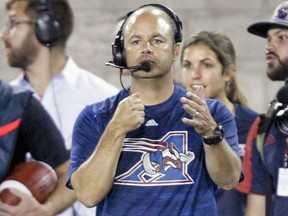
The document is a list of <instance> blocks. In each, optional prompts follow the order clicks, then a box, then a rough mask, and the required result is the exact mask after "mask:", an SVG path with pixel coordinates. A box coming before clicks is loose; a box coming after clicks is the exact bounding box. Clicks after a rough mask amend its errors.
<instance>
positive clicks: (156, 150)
mask: <svg viewBox="0 0 288 216" xmlns="http://www.w3.org/2000/svg"><path fill="white" fill-rule="evenodd" d="M122 152H131V153H133V154H137V155H139V159H138V160H137V161H135V163H133V164H132V165H130V166H129V167H127V169H126V171H125V172H124V173H121V174H118V175H117V176H116V177H115V181H114V183H115V184H125V185H142V184H144V185H145V186H154V185H166V184H169V185H172V184H177V185H179V184H193V183H194V181H193V179H192V178H191V177H190V175H189V174H188V171H187V170H188V169H187V166H188V164H189V163H190V162H191V161H193V160H194V158H195V155H194V153H193V152H191V151H188V145H187V133H186V132H169V133H168V134H167V135H166V136H164V137H163V138H162V139H161V140H151V139H146V138H126V139H125V141H124V145H123V149H122Z"/></svg>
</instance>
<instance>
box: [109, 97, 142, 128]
mask: <svg viewBox="0 0 288 216" xmlns="http://www.w3.org/2000/svg"><path fill="white" fill-rule="evenodd" d="M144 109H145V107H144V104H143V103H142V102H141V100H140V95H139V94H138V93H135V94H133V95H130V96H129V97H127V98H125V99H124V100H122V101H121V102H120V103H119V105H118V107H117V109H116V111H115V114H114V116H113V118H112V120H111V122H113V123H116V124H118V126H119V127H117V128H119V129H120V130H123V133H124V134H126V133H128V132H130V131H132V130H135V129H137V128H139V127H140V126H141V125H142V124H143V122H144V117H145V112H144Z"/></svg>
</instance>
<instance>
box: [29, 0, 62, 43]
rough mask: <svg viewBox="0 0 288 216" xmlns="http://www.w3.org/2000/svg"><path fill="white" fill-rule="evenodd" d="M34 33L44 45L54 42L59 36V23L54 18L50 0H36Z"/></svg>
mask: <svg viewBox="0 0 288 216" xmlns="http://www.w3.org/2000/svg"><path fill="white" fill-rule="evenodd" d="M37 14H38V16H37V19H36V23H35V34H36V37H37V39H38V41H39V42H40V43H42V44H44V45H50V44H52V43H54V42H56V41H57V40H58V39H59V37H60V24H59V22H58V21H57V20H56V18H55V16H54V13H53V10H52V3H51V0H38V3H37Z"/></svg>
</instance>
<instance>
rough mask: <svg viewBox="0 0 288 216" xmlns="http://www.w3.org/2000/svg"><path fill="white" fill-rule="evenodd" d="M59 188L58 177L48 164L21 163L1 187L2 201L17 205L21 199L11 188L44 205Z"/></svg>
mask: <svg viewBox="0 0 288 216" xmlns="http://www.w3.org/2000/svg"><path fill="white" fill-rule="evenodd" d="M56 186H57V175H56V173H55V171H54V170H53V169H52V168H51V167H50V166H49V165H48V164H46V163H44V162H40V161H30V162H25V163H21V164H19V165H18V166H16V167H15V169H14V170H12V172H11V173H10V174H9V175H8V176H7V177H6V178H5V179H4V181H3V182H2V183H1V185H0V200H1V201H2V202H4V203H6V204H9V205H17V204H18V203H19V202H20V200H21V199H20V198H19V197H17V195H16V194H13V193H12V192H11V191H10V190H9V188H13V189H17V190H20V191H22V192H25V193H27V194H30V195H32V196H34V197H35V198H36V200H38V202H40V203H43V202H44V201H45V200H46V199H47V198H48V197H49V195H50V194H51V193H52V192H53V191H54V190H55V188H56Z"/></svg>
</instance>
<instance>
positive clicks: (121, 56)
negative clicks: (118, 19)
mask: <svg viewBox="0 0 288 216" xmlns="http://www.w3.org/2000/svg"><path fill="white" fill-rule="evenodd" d="M147 6H153V7H157V8H159V9H161V10H162V11H164V12H165V13H166V14H167V15H169V17H170V18H171V19H172V20H173V22H174V23H175V26H176V31H175V33H174V39H175V41H176V42H177V43H180V42H181V41H182V29H183V26H182V22H181V20H180V19H179V17H178V16H177V14H176V13H175V12H174V11H173V10H172V9H170V8H168V7H166V6H164V5H161V4H146V5H143V6H141V7H139V8H137V9H136V10H133V11H131V12H129V13H128V14H127V16H126V19H125V21H124V22H123V24H122V26H121V28H120V30H119V31H118V33H117V35H116V37H115V41H114V43H113V44H112V56H113V61H112V62H113V64H114V65H116V66H120V67H124V68H125V67H127V63H126V57H125V50H124V40H123V27H124V25H125V22H126V21H127V19H128V18H129V16H130V15H131V14H132V13H134V12H135V11H137V10H139V9H140V8H143V7H147ZM110 63H111V62H110Z"/></svg>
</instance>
